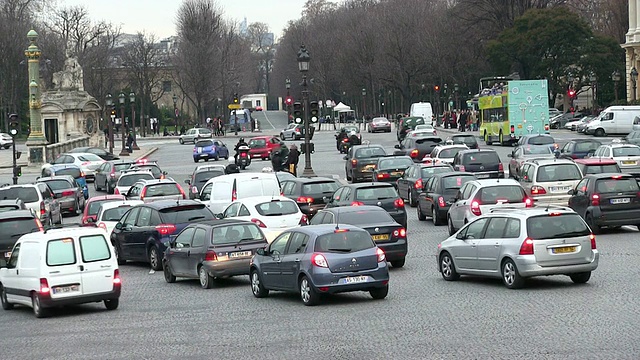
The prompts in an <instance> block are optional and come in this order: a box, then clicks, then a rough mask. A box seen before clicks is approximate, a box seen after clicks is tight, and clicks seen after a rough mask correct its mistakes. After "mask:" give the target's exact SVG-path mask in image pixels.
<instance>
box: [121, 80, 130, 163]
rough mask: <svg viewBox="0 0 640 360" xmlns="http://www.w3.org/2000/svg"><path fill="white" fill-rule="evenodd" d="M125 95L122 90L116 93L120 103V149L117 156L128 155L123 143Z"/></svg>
mask: <svg viewBox="0 0 640 360" xmlns="http://www.w3.org/2000/svg"><path fill="white" fill-rule="evenodd" d="M125 100H126V97H125V95H124V93H123V92H121V93H120V95H118V102H119V103H120V129H121V130H120V136H121V137H122V149H121V150H120V154H119V156H129V151H127V148H126V145H125V141H126V139H125V131H124V130H125V129H124V128H125V123H124V102H125Z"/></svg>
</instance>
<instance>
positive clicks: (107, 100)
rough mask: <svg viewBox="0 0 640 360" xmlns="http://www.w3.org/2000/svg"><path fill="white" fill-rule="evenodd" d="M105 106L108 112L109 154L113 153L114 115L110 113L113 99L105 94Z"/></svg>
mask: <svg viewBox="0 0 640 360" xmlns="http://www.w3.org/2000/svg"><path fill="white" fill-rule="evenodd" d="M105 104H106V108H107V109H108V111H109V119H108V120H107V121H108V125H107V127H108V128H109V135H108V136H109V152H110V153H113V121H114V119H115V117H116V116H115V114H112V113H111V111H112V110H113V97H112V96H111V94H107V97H106V98H105Z"/></svg>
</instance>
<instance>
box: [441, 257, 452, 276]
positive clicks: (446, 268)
mask: <svg viewBox="0 0 640 360" xmlns="http://www.w3.org/2000/svg"><path fill="white" fill-rule="evenodd" d="M451 266H452V265H451V258H450V257H448V256H443V257H442V274H443V275H444V276H446V277H450V276H451Z"/></svg>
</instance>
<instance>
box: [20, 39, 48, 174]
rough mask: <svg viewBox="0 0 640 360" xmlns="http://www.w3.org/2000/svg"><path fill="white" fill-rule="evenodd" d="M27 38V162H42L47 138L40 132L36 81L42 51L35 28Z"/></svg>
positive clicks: (40, 120)
mask: <svg viewBox="0 0 640 360" xmlns="http://www.w3.org/2000/svg"><path fill="white" fill-rule="evenodd" d="M27 38H28V39H29V47H28V48H27V50H25V52H24V55H25V56H26V57H27V64H28V70H29V78H28V79H31V81H30V83H29V125H30V130H31V131H30V133H29V138H28V139H27V146H28V147H29V162H30V163H42V162H43V161H44V146H45V145H47V140H46V139H45V137H44V133H43V132H42V113H41V105H42V104H41V102H40V90H39V89H38V83H37V81H38V79H40V56H41V55H42V52H41V51H40V49H39V48H38V45H37V44H36V41H37V40H38V33H37V32H35V30H31V31H29V32H28V33H27ZM34 85H35V86H34Z"/></svg>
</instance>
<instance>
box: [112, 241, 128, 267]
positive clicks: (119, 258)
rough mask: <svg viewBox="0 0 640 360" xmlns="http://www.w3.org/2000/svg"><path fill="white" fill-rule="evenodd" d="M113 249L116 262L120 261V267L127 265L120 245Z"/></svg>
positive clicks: (114, 246)
mask: <svg viewBox="0 0 640 360" xmlns="http://www.w3.org/2000/svg"><path fill="white" fill-rule="evenodd" d="M113 249H114V251H115V253H116V254H115V255H116V260H117V261H118V265H124V264H126V263H127V260H125V259H124V258H122V250H121V249H120V245H117V244H116V245H113Z"/></svg>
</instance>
